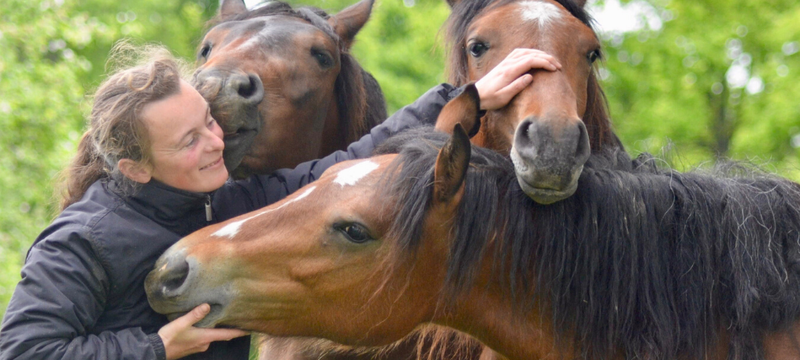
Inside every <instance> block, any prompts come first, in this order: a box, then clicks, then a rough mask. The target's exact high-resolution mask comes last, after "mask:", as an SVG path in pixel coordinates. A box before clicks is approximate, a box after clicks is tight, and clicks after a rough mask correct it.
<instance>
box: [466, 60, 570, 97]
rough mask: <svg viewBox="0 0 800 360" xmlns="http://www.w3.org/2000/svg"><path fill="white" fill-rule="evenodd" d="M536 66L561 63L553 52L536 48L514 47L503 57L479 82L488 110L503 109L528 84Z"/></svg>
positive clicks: (555, 67)
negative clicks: (548, 52) (551, 53)
mask: <svg viewBox="0 0 800 360" xmlns="http://www.w3.org/2000/svg"><path fill="white" fill-rule="evenodd" d="M532 69H544V70H548V71H557V70H559V69H561V64H560V63H559V62H558V60H556V58H555V57H553V56H552V55H550V54H547V53H545V52H543V51H541V50H536V49H514V50H513V51H511V53H510V54H508V56H506V58H505V59H503V61H501V62H500V63H499V64H497V66H495V67H494V68H493V69H492V70H490V71H489V72H488V73H487V74H486V75H485V76H484V77H482V78H481V79H480V80H478V81H477V82H476V83H475V87H476V88H477V89H478V94H479V95H480V97H481V108H482V109H484V110H495V109H499V108H501V107H503V106H505V105H506V104H508V102H509V101H511V99H512V98H513V97H514V96H515V95H516V94H518V93H519V92H520V91H522V89H524V88H525V87H526V86H528V85H530V83H531V81H532V80H533V77H532V76H531V75H530V74H527V73H528V72H529V71H531V70H532Z"/></svg>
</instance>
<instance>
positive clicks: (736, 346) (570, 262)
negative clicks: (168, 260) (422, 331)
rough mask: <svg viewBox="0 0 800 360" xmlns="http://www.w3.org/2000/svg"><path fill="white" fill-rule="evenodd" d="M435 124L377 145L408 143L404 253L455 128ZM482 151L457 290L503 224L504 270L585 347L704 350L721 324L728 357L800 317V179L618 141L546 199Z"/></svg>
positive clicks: (451, 283) (471, 189) (452, 277)
mask: <svg viewBox="0 0 800 360" xmlns="http://www.w3.org/2000/svg"><path fill="white" fill-rule="evenodd" d="M425 133H426V132H425V131H422V132H415V133H410V134H406V135H403V136H401V137H399V138H395V139H393V140H390V142H389V143H387V144H386V145H384V146H383V148H382V149H381V150H380V151H382V152H387V153H392V152H399V153H400V156H399V157H398V159H397V160H396V165H397V168H396V173H395V174H394V175H397V176H391V177H387V179H388V178H392V179H399V181H397V182H396V183H394V184H392V185H391V189H390V190H387V191H391V193H392V194H393V196H396V198H397V199H399V201H398V205H397V206H398V207H399V210H398V214H397V217H396V222H395V224H394V227H393V229H392V231H391V233H392V234H394V235H395V236H396V237H397V238H398V239H399V242H398V247H399V248H400V249H402V251H403V254H399V255H398V256H401V257H404V256H413V254H414V252H415V249H416V248H417V247H418V245H419V241H420V236H421V233H422V225H423V224H422V222H423V220H424V218H425V213H426V210H427V208H428V207H429V205H430V192H431V183H432V179H433V178H432V177H433V174H432V168H433V164H434V163H435V160H436V153H437V151H438V148H439V147H440V146H441V145H442V143H443V141H444V139H445V136H443V135H439V134H425ZM415 137H417V138H419V139H417V140H413V138H415ZM420 137H422V138H420ZM472 154H473V155H472V160H471V166H470V169H469V172H468V174H467V180H466V188H465V191H466V192H465V195H464V197H463V199H464V200H463V202H462V204H461V205H460V208H459V210H458V215H457V220H456V223H457V225H456V227H455V229H453V230H452V231H453V232H454V234H455V237H454V238H455V241H454V242H453V243H452V245H451V249H450V259H449V263H448V279H447V284H446V287H447V288H448V289H449V292H448V294H449V297H450V300H452V298H453V297H454V296H455V295H457V294H459V293H462V292H464V291H466V290H467V289H468V287H469V286H470V283H471V280H472V278H473V276H474V271H475V269H477V268H478V267H479V265H480V264H479V263H480V261H481V259H482V255H484V253H485V252H486V251H489V250H488V249H489V247H488V244H487V239H490V238H491V237H492V236H493V235H497V239H499V240H498V241H499V243H498V244H499V245H496V246H494V247H493V248H494V249H495V253H494V254H493V255H494V256H493V259H494V260H493V261H494V265H493V268H494V269H496V270H495V274H496V281H498V282H501V283H502V284H505V286H508V287H509V288H510V289H511V290H512V294H513V300H514V301H515V303H516V305H517V306H518V307H519V309H521V310H523V311H524V310H530V309H531V308H532V307H533V306H540V307H541V310H542V313H543V314H548V315H549V316H552V318H551V320H552V322H553V324H554V327H555V329H556V331H557V334H558V336H559V339H560V340H559V341H561V342H562V343H564V344H565V345H568V346H570V345H571V346H575V347H576V349H578V350H579V351H580V352H582V354H583V356H584V357H585V358H588V359H610V358H613V357H614V355H619V354H620V353H621V354H622V355H625V356H626V358H630V359H676V358H703V354H704V351H706V350H707V349H710V348H712V347H713V346H715V342H716V341H717V340H718V332H719V331H720V330H723V329H724V330H725V331H727V335H728V336H729V339H728V340H726V342H728V341H729V342H730V344H731V345H730V348H729V350H730V354H729V359H742V360H745V359H746V360H749V359H759V358H763V354H762V351H761V345H760V342H761V337H762V336H763V334H764V333H765V332H766V331H776V330H781V329H786V328H787V327H788V326H790V325H791V323H792V322H793V321H794V320H796V319H797V318H798V316H800V207H798V204H800V186H799V185H798V184H795V183H792V182H790V181H788V180H784V179H780V178H777V177H774V176H771V175H768V174H764V173H762V172H759V171H757V170H753V169H750V168H748V167H745V166H738V165H735V164H734V165H732V166H727V167H725V168H722V169H716V170H714V171H712V172H711V173H710V174H709V173H700V172H693V173H678V172H675V171H672V170H669V169H659V168H658V167H656V166H655V165H654V164H655V161H654V160H653V159H652V158H650V157H648V156H646V155H645V156H640V157H639V158H638V159H635V160H631V159H630V158H628V156H627V154H625V153H624V152H622V151H619V150H613V151H608V152H604V153H601V154H595V155H593V157H592V158H591V159H590V161H589V162H588V163H587V165H586V167H585V169H584V172H583V175H581V178H580V184H579V186H578V191H577V192H576V193H575V195H573V196H572V197H570V198H568V199H566V200H563V201H560V202H557V203H555V204H551V205H547V206H543V205H539V204H536V203H535V202H533V201H531V200H530V199H529V198H528V197H527V196H525V194H524V193H523V192H522V191H521V190H520V188H519V186H518V185H517V180H516V178H515V176H514V171H513V166H512V165H511V163H510V161H509V160H507V159H506V158H505V157H503V156H500V155H498V154H496V153H494V152H491V151H486V150H484V149H480V148H477V147H474V146H473V150H472ZM609 168H618V169H621V170H608V169H609ZM711 175H713V176H711Z"/></svg>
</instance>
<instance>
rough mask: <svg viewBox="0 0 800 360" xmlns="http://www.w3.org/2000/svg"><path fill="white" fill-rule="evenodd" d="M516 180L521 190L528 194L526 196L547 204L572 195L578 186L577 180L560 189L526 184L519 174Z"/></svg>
mask: <svg viewBox="0 0 800 360" xmlns="http://www.w3.org/2000/svg"><path fill="white" fill-rule="evenodd" d="M517 182H519V185H520V187H521V188H522V192H524V193H525V194H526V195H528V197H530V198H531V199H533V201H536V202H537V203H539V204H542V205H548V204H552V203H554V202H557V201H561V200H564V199H566V198H568V197H570V196H572V194H574V193H575V190H576V189H577V188H578V182H577V181H576V182H575V183H573V184H572V185H571V186H569V187H568V188H566V189H561V190H555V189H547V188H540V187H536V186H534V185H532V184H528V182H526V181H525V180H524V179H522V178H520V177H519V176H517Z"/></svg>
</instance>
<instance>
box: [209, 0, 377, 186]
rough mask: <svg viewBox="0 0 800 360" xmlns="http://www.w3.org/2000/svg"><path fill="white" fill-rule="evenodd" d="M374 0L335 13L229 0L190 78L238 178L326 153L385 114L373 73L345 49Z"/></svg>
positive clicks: (362, 22)
mask: <svg viewBox="0 0 800 360" xmlns="http://www.w3.org/2000/svg"><path fill="white" fill-rule="evenodd" d="M372 4H373V0H362V1H361V2H359V3H357V4H355V5H352V6H351V7H349V8H346V9H344V10H342V11H341V12H339V13H338V14H336V15H333V16H329V15H327V14H326V13H324V12H322V11H321V10H318V9H313V8H299V9H292V8H291V7H290V6H289V5H287V4H285V3H282V2H268V3H265V5H264V6H261V7H259V8H257V9H254V10H252V11H251V10H248V9H247V8H246V7H245V5H244V2H243V1H242V0H224V1H222V3H221V4H220V9H219V14H218V16H217V18H216V19H215V20H212V22H211V23H212V24H214V26H213V27H212V28H211V30H209V31H208V33H207V34H206V35H205V37H204V38H203V40H202V42H201V45H200V50H199V51H198V55H197V58H198V65H199V67H198V69H197V71H196V72H195V76H194V82H195V87H197V89H198V91H200V93H201V94H202V95H203V97H205V98H206V100H207V101H208V102H209V105H210V107H211V114H212V115H213V116H214V118H215V119H217V121H218V122H219V123H220V126H221V127H222V129H223V130H224V132H225V155H224V158H225V165H226V166H227V167H228V170H229V171H231V173H232V174H233V175H234V176H235V177H244V176H247V175H249V174H254V173H256V174H266V173H270V172H272V171H274V170H276V169H279V168H290V167H294V166H296V165H297V164H299V163H301V162H304V161H309V160H313V159H317V158H320V157H323V156H325V155H327V154H330V153H331V152H333V151H335V150H340V149H344V148H346V147H347V145H348V144H350V143H351V142H353V141H355V140H357V139H358V138H359V137H361V136H362V135H364V134H366V133H367V132H368V131H369V130H370V129H371V128H372V127H374V126H375V125H377V124H379V123H380V122H382V121H383V120H384V119H385V118H386V105H385V101H384V99H383V94H382V93H381V90H380V87H379V86H378V83H377V82H376V81H375V79H374V78H373V77H372V76H371V75H370V74H369V73H367V72H366V71H364V70H363V69H362V68H361V67H360V66H359V65H358V63H357V62H356V60H355V59H354V58H353V57H352V55H350V54H349V53H348V51H349V49H350V45H351V44H352V43H353V40H354V37H355V35H356V34H357V33H358V31H359V30H360V29H361V27H362V26H363V25H364V24H365V23H366V22H367V20H368V19H369V15H370V13H371V11H372Z"/></svg>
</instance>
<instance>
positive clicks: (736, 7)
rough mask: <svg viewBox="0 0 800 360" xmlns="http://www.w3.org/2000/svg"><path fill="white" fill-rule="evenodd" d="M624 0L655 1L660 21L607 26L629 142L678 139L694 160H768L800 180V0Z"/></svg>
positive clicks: (645, 145) (616, 113)
mask: <svg viewBox="0 0 800 360" xmlns="http://www.w3.org/2000/svg"><path fill="white" fill-rule="evenodd" d="M609 4H612V3H611V2H610V1H607V2H600V3H599V4H597V5H598V6H601V7H602V6H604V5H609ZM627 6H636V7H638V8H641V9H646V10H648V9H649V10H650V11H649V12H648V11H643V12H642V13H643V14H644V15H643V16H646V17H649V19H650V20H651V23H655V26H651V27H649V28H648V27H645V28H643V29H641V30H639V31H633V32H628V33H613V32H606V33H605V34H604V40H605V44H606V56H607V61H606V64H605V65H606V70H604V71H603V74H604V77H605V81H604V84H605V88H606V91H607V94H608V97H609V102H610V105H611V113H612V116H613V119H614V123H615V125H616V129H617V130H618V131H619V133H620V135H621V136H622V139H623V141H624V142H625V143H626V144H627V145H628V146H629V148H631V149H633V150H635V151H651V152H658V151H659V150H660V149H661V148H662V147H663V146H665V145H667V143H668V142H669V141H671V142H672V143H673V144H674V145H673V146H674V148H675V150H676V151H677V153H678V154H679V156H680V157H681V158H682V159H684V161H685V165H688V166H693V165H694V164H697V163H698V162H702V161H708V160H712V159H714V158H716V157H733V158H738V159H749V160H754V161H756V162H757V163H763V162H765V161H768V160H769V161H772V162H773V163H774V165H775V166H776V169H778V170H780V171H781V172H783V173H784V174H786V175H790V176H793V177H794V178H795V179H798V178H799V177H798V176H800V173H798V172H797V168H798V167H797V166H798V161H797V154H798V150H797V148H798V147H799V146H800V137H798V133H800V128H799V127H798V126H800V106H798V102H797V101H796V100H793V99H797V95H798V92H799V91H800V89H798V87H797V86H796V84H797V81H796V80H797V78H798V74H797V70H798V68H799V66H800V55H798V54H797V53H798V42H797V40H798V39H800V5H798V4H797V3H796V2H792V1H775V2H771V3H770V4H769V6H766V5H765V4H764V3H762V2H756V1H747V0H734V1H718V0H700V1H670V2H665V1H660V0H652V1H648V2H643V1H631V2H628V3H627ZM600 27H601V28H602V27H603V24H602V23H601V24H600ZM793 144H794V145H793Z"/></svg>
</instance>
